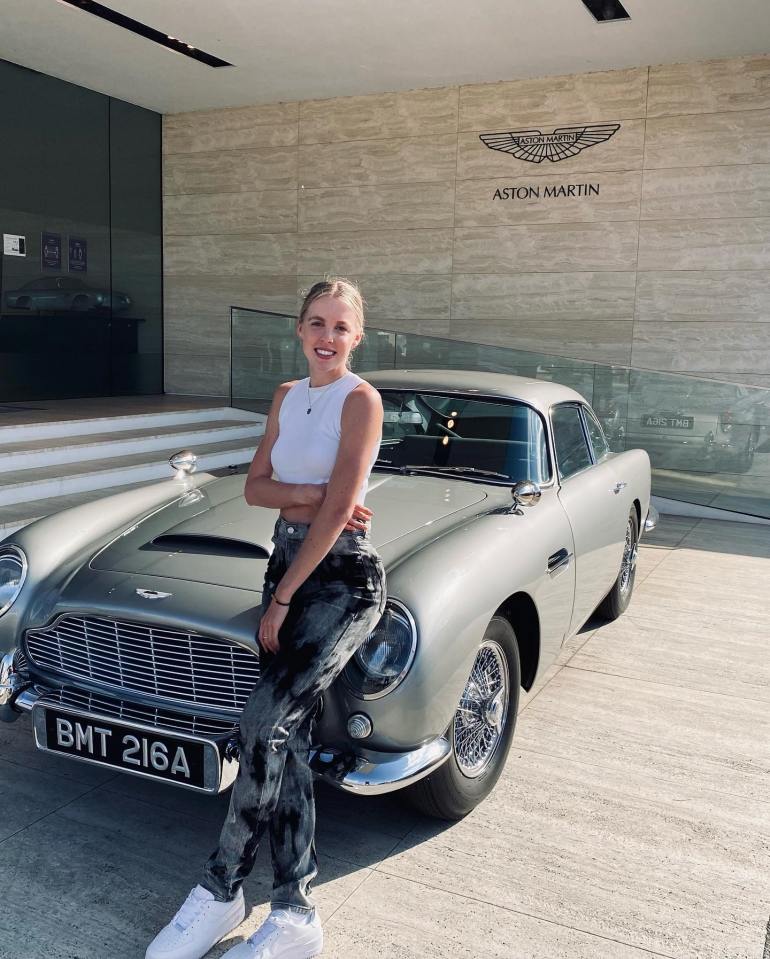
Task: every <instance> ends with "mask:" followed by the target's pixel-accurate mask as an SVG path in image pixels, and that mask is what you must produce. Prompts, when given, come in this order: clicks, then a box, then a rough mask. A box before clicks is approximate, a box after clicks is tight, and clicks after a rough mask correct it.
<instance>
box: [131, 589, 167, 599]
mask: <svg viewBox="0 0 770 959" xmlns="http://www.w3.org/2000/svg"><path fill="white" fill-rule="evenodd" d="M136 595H137V596H141V597H142V599H168V598H169V596H173V595H174V594H173V593H159V592H158V590H157V589H137V591H136Z"/></svg>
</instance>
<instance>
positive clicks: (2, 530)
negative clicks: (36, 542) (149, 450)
mask: <svg viewBox="0 0 770 959" xmlns="http://www.w3.org/2000/svg"><path fill="white" fill-rule="evenodd" d="M157 482H158V481H157V479H154V480H145V481H144V482H142V483H129V484H128V485H127V486H111V487H107V488H105V489H96V490H93V489H92V490H86V491H85V492H82V493H69V494H66V495H64V496H51V497H49V498H47V499H36V500H31V501H25V502H23V503H12V504H10V505H5V506H2V507H0V540H2V539H4V538H5V537H6V536H8V535H9V534H10V533H13V532H14V531H15V530H17V529H21V527H22V526H26V525H27V523H32V522H34V520H36V519H42V518H43V517H44V516H50V515H51V513H58V512H60V511H61V510H63V509H69V508H70V507H71V506H81V505H82V504H83V503H90V502H92V501H93V500H97V499H103V498H104V497H106V496H112V495H113V493H126V492H128V491H129V490H132V489H138V488H139V487H140V486H149V485H150V484H151V483H157Z"/></svg>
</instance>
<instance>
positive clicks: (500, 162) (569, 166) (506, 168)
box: [457, 120, 644, 180]
mask: <svg viewBox="0 0 770 959" xmlns="http://www.w3.org/2000/svg"><path fill="white" fill-rule="evenodd" d="M615 122H619V123H620V129H619V130H618V131H617V133H614V134H613V135H612V136H611V137H610V139H609V140H607V141H606V143H603V144H602V146H601V149H599V150H596V149H593V150H584V151H583V152H582V153H578V154H577V155H576V156H572V157H569V156H568V157H565V158H564V159H563V160H559V162H558V164H555V163H552V162H550V161H546V162H543V163H540V164H534V163H530V164H527V166H528V167H530V168H531V169H527V170H526V171H522V172H526V174H527V176H529V177H536V176H548V177H554V176H556V177H558V176H560V175H561V174H563V173H564V174H568V175H571V174H573V173H602V172H604V171H613V170H620V171H622V170H641V169H642V159H643V157H644V120H618V121H615ZM509 126H511V125H510V124H506V125H505V127H502V126H501V127H498V128H497V129H496V130H483V129H482V130H479V131H478V133H460V134H458V136H457V177H458V179H459V180H470V179H473V178H479V179H489V178H490V177H506V178H508V177H510V175H511V171H512V170H513V169H518V165H516V164H513V163H512V161H511V156H510V154H508V153H503V152H501V151H500V150H491V149H490V148H489V147H488V146H487V145H486V144H485V143H483V142H482V140H481V139H480V138H479V134H480V133H499V132H501V130H503V129H507V127H509ZM549 132H550V131H549Z"/></svg>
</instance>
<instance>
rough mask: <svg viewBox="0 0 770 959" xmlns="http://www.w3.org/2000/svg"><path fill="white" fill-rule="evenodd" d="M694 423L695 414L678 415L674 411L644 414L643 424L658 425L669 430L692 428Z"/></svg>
mask: <svg viewBox="0 0 770 959" xmlns="http://www.w3.org/2000/svg"><path fill="white" fill-rule="evenodd" d="M694 423H695V417H694V416H677V415H676V414H673V413H643V414H642V426H652V427H655V426H657V427H660V428H664V429H667V430H691V429H692V428H693V424H694Z"/></svg>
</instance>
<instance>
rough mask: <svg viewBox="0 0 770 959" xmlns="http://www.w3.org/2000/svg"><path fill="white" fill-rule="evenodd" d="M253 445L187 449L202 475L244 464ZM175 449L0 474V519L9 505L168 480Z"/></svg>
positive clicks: (249, 441)
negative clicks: (206, 472)
mask: <svg viewBox="0 0 770 959" xmlns="http://www.w3.org/2000/svg"><path fill="white" fill-rule="evenodd" d="M256 445H257V442H256V438H255V437H252V438H250V439H249V438H247V439H240V440H239V439H235V440H228V441H224V442H219V443H217V442H213V443H198V444H195V445H194V446H193V447H192V449H193V452H194V453H195V454H196V455H197V456H198V470H199V471H203V470H210V469H216V468H219V467H225V466H231V465H240V464H243V463H248V462H249V461H250V460H251V458H252V456H253V455H254V450H255V448H256ZM179 448H180V447H179V444H178V443H176V442H175V443H173V445H167V446H166V447H165V448H163V449H157V450H151V451H149V452H140V453H133V454H127V455H121V456H117V457H116V456H110V457H105V458H101V459H94V460H86V461H82V462H75V463H63V464H54V465H49V466H42V467H31V468H27V469H20V470H7V471H6V472H4V473H2V474H0V517H2V516H3V514H4V507H6V506H10V505H13V504H18V503H24V502H30V501H34V500H39V499H50V498H52V497H56V496H63V495H66V494H70V493H82V492H86V491H89V490H101V489H107V488H114V487H117V486H125V485H127V484H130V485H136V484H138V483H142V482H145V481H148V480H158V479H162V478H163V477H166V476H170V475H171V467H170V466H169V464H168V458H169V457H170V456H172V455H173V454H174V453H176V452H178V451H179Z"/></svg>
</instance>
